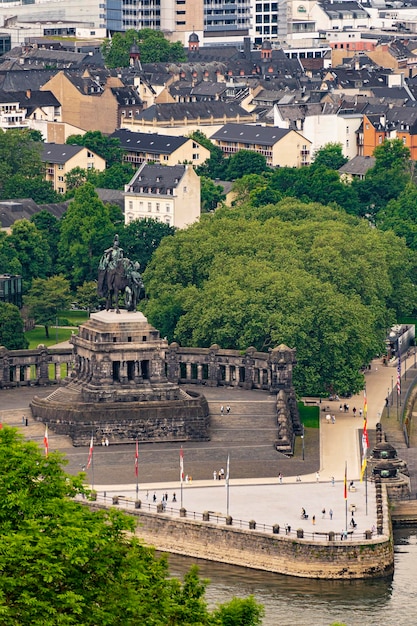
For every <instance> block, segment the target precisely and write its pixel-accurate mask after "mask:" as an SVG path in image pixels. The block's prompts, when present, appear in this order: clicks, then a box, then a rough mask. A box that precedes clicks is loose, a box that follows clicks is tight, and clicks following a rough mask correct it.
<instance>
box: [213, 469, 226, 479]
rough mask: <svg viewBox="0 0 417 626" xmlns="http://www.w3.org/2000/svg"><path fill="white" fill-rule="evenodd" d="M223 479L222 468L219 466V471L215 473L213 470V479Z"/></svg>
mask: <svg viewBox="0 0 417 626" xmlns="http://www.w3.org/2000/svg"><path fill="white" fill-rule="evenodd" d="M217 479H218V480H223V479H224V469H223V468H221V469H219V472H218V473H217V472H216V470H214V472H213V480H217Z"/></svg>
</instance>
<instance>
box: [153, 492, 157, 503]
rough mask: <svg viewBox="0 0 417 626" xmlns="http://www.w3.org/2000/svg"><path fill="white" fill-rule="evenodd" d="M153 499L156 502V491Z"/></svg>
mask: <svg viewBox="0 0 417 626" xmlns="http://www.w3.org/2000/svg"><path fill="white" fill-rule="evenodd" d="M152 500H153V501H154V502H156V493H154V494H153V496H152Z"/></svg>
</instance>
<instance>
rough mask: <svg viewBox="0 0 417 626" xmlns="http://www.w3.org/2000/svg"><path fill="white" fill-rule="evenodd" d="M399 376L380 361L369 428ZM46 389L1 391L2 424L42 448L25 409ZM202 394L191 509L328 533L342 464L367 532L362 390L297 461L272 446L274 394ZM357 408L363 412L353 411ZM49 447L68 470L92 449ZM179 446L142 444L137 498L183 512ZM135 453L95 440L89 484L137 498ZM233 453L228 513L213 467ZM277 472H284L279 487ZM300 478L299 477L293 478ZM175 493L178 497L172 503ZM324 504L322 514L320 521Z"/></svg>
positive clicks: (61, 440)
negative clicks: (203, 436)
mask: <svg viewBox="0 0 417 626" xmlns="http://www.w3.org/2000/svg"><path fill="white" fill-rule="evenodd" d="M409 361H410V362H409V363H408V364H407V366H408V367H409V368H410V369H411V367H413V364H412V363H411V359H409ZM395 373H396V370H395V365H393V366H388V367H383V366H382V364H381V363H380V360H376V361H374V362H373V363H372V367H371V369H370V370H369V371H367V372H366V388H367V399H368V429H369V430H370V431H371V432H372V430H373V429H374V428H375V424H376V423H377V422H378V421H380V419H381V415H382V412H383V409H384V405H385V398H386V396H387V391H390V388H391V386H392V378H393V376H395ZM414 373H415V371H414ZM410 375H411V372H410ZM410 377H411V376H409V378H410ZM50 391H51V390H50V388H29V389H27V388H25V389H16V390H2V391H1V392H0V397H1V401H2V402H1V410H0V417H1V419H2V421H3V422H4V423H8V424H10V425H13V426H17V427H19V428H20V429H21V430H22V432H23V433H24V434H25V436H26V437H28V438H29V439H32V440H34V441H38V442H39V443H40V444H41V443H42V439H43V429H44V427H43V425H42V424H40V423H38V422H35V421H34V420H32V418H31V416H30V410H29V408H28V406H29V401H30V399H31V397H32V396H33V395H34V394H38V395H48V394H49V393H50ZM203 391H204V393H205V395H206V397H207V399H208V402H209V406H210V415H211V424H212V426H211V440H210V441H208V442H186V443H184V444H183V449H184V473H185V474H187V475H188V476H189V477H191V478H192V482H188V483H184V484H183V492H182V493H183V505H184V507H185V508H186V509H187V511H190V512H191V511H197V512H199V513H202V512H203V511H212V512H214V513H219V514H221V515H225V514H226V513H227V512H229V513H230V515H231V516H232V517H233V518H234V519H236V520H238V519H241V520H245V521H249V520H251V519H254V520H255V521H256V522H257V525H258V527H259V525H262V524H267V525H273V524H279V525H280V526H281V527H285V525H289V526H291V527H292V528H293V529H294V528H299V527H301V528H303V529H304V531H305V533H310V532H311V533H312V532H316V533H321V532H328V531H329V530H334V531H335V532H336V533H338V532H340V531H341V530H342V529H343V528H344V526H345V523H346V508H345V507H346V501H345V499H344V472H345V465H346V466H347V477H348V482H350V481H351V480H353V481H354V482H355V487H356V492H353V493H352V492H349V493H348V500H347V506H348V523H349V522H350V520H351V513H350V509H351V507H352V505H354V506H355V508H356V511H355V513H354V517H355V521H356V523H357V528H356V532H360V533H361V534H362V533H363V532H364V531H365V530H367V529H371V528H372V527H373V526H374V525H375V524H376V517H375V515H376V512H375V497H374V486H373V484H372V483H370V482H369V481H368V484H367V486H366V485H365V482H362V483H361V482H360V481H359V476H360V456H361V446H360V433H361V428H362V424H363V420H362V419H361V418H360V417H359V416H358V413H359V409H360V408H363V394H359V395H358V396H355V397H352V398H350V399H349V400H348V402H349V412H348V413H344V412H342V413H341V412H340V411H339V405H340V402H329V401H327V400H323V401H322V403H321V405H320V409H321V410H320V430H319V431H317V430H314V429H307V431H306V437H305V441H304V443H305V446H304V457H305V458H304V460H303V459H302V448H301V441H300V438H298V439H297V444H296V450H295V455H294V457H293V458H289V457H286V456H285V455H282V454H280V453H278V452H276V450H275V448H274V446H273V441H274V439H275V436H276V424H275V417H274V406H275V397H274V396H273V395H270V394H268V393H267V392H262V391H245V390H241V389H236V388H216V389H212V388H207V389H205V388H204V389H203ZM222 404H223V405H224V406H227V405H230V407H231V411H230V415H223V416H222V415H221V414H220V406H221V405H222ZM353 407H356V409H357V412H356V417H355V416H354V414H353V411H352V409H353ZM328 413H330V414H334V415H335V417H336V422H335V423H334V424H332V423H328V422H327V420H326V415H327V414H328ZM22 417H28V426H27V427H26V426H24V425H23V423H22ZM50 448H51V449H57V450H59V451H61V452H62V453H63V454H64V455H65V456H66V458H67V459H68V465H67V470H68V471H70V472H72V473H76V472H78V471H81V470H82V469H83V468H85V465H86V462H87V457H88V449H87V448H74V447H73V446H72V443H71V441H70V439H69V438H67V437H63V436H56V435H54V433H50ZM179 449H180V444H179V443H158V444H141V445H140V447H139V497H140V499H141V500H142V501H143V503H144V505H146V504H147V503H149V504H152V506H153V494H154V493H155V494H156V497H157V502H160V501H161V498H162V494H165V492H167V493H168V503H167V508H171V507H173V508H175V507H176V508H177V509H178V508H179V506H180V504H181V502H180V493H181V490H180V482H179ZM134 455H135V446H134V445H117V446H116V445H115V446H111V445H110V446H109V447H102V446H101V445H97V444H96V445H95V449H94V469H93V470H92V469H91V468H90V469H89V470H88V472H87V479H88V482H89V484H90V485H91V484H94V487H95V489H96V490H97V491H98V493H99V496H102V495H103V494H104V493H106V495H107V496H111V495H123V496H125V497H131V498H132V499H134V498H135V497H136V496H135V488H136V484H135V481H136V479H135V474H134ZM228 455H229V457H230V487H229V511H227V498H226V495H227V490H226V487H225V482H224V481H218V480H217V481H216V482H215V481H214V480H213V472H214V471H216V472H218V470H220V469H221V468H223V469H224V470H226V464H227V457H228ZM317 472H318V476H317ZM279 474H282V476H283V478H282V483H280V480H279V478H278V476H279ZM298 476H299V478H300V479H301V480H300V479H299V480H297V477H298ZM333 479H334V481H333ZM174 492H175V494H176V499H177V502H176V503H172V496H173V493H174ZM302 507H303V508H304V509H305V510H306V512H307V513H308V515H309V519H308V520H304V521H302V520H301V519H300V513H301V508H302ZM323 509H325V510H326V513H325V514H324V517H323V514H322V510H323ZM330 510H332V512H333V516H332V519H330V515H329V512H330ZM313 516H315V524H314V525H313V520H312V518H313Z"/></svg>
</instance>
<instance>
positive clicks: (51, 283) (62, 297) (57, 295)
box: [25, 276, 71, 337]
mask: <svg viewBox="0 0 417 626" xmlns="http://www.w3.org/2000/svg"><path fill="white" fill-rule="evenodd" d="M70 302H71V292H70V284H69V281H68V280H67V279H66V278H64V276H51V277H50V278H46V279H45V278H34V279H33V282H32V287H31V288H30V290H29V293H28V294H27V296H26V297H25V305H26V306H27V307H28V309H29V314H30V316H31V317H33V318H35V321H36V323H37V324H42V325H43V326H44V327H45V335H46V337H49V326H51V325H52V324H54V323H55V321H56V317H57V315H58V312H59V311H61V310H62V309H65V308H67V307H68V305H69V303H70Z"/></svg>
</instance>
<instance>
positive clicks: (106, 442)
mask: <svg viewBox="0 0 417 626" xmlns="http://www.w3.org/2000/svg"><path fill="white" fill-rule="evenodd" d="M101 445H102V446H109V445H110V442H109V439H108V437H103V438H102V440H101Z"/></svg>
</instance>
